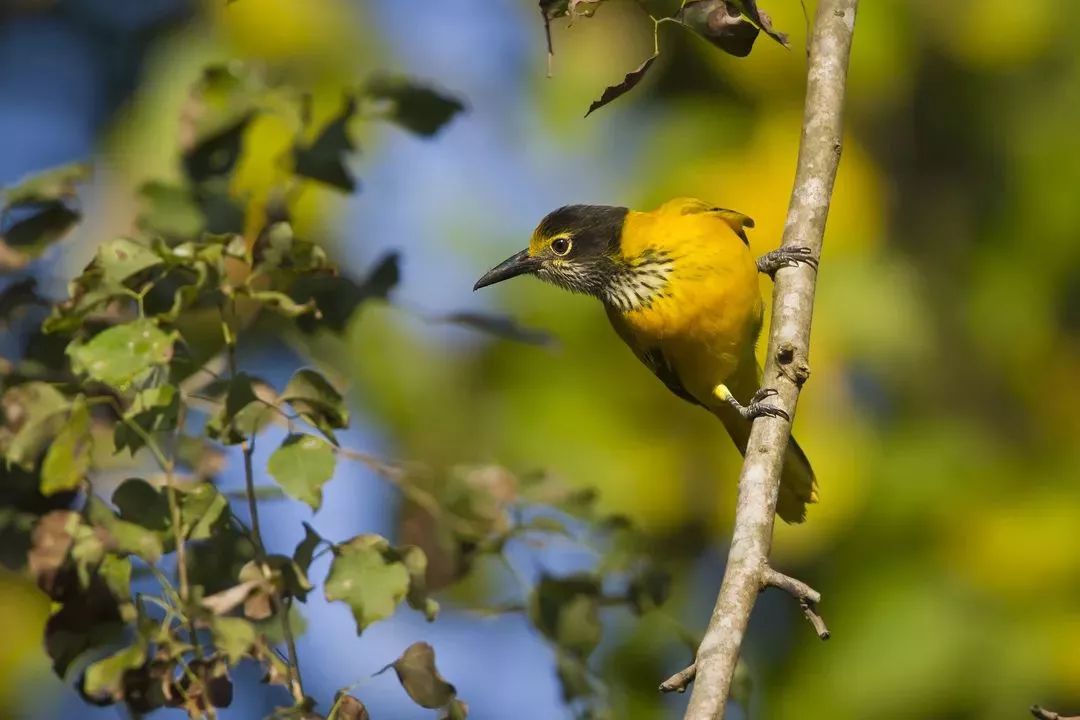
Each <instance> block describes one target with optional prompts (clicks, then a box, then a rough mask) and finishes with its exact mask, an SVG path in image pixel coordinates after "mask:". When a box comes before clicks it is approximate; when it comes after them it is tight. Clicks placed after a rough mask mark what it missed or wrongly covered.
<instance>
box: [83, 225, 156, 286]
mask: <svg viewBox="0 0 1080 720" xmlns="http://www.w3.org/2000/svg"><path fill="white" fill-rule="evenodd" d="M95 262H96V264H97V267H98V268H100V270H101V273H102V281H103V282H104V283H105V284H106V285H108V286H109V287H120V286H122V285H123V284H124V281H125V280H127V279H128V278H129V277H131V276H132V275H136V274H137V273H140V272H142V271H143V270H146V269H148V268H152V267H155V266H157V265H161V264H162V263H164V260H162V259H161V256H159V255H158V254H157V253H155V252H154V251H153V250H152V249H151V248H150V247H149V246H147V245H145V244H143V243H141V242H138V241H137V240H131V239H129V238H123V237H121V238H115V239H113V240H109V241H107V242H105V243H103V244H102V245H101V247H99V248H98V251H97V255H96V256H95Z"/></svg>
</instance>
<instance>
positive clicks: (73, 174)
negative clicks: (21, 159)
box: [0, 163, 90, 270]
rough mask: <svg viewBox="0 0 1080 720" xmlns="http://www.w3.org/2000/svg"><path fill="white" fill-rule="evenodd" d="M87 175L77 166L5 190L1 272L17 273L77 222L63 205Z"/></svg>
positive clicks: (0, 211)
mask: <svg viewBox="0 0 1080 720" xmlns="http://www.w3.org/2000/svg"><path fill="white" fill-rule="evenodd" d="M89 173H90V167H89V166H88V165H85V164H82V163H78V164H72V165H65V166H63V167H59V168H54V169H52V170H47V171H45V172H41V173H38V174H36V175H32V176H30V177H28V178H25V179H23V180H21V181H20V182H19V183H18V184H17V185H15V186H13V187H10V188H8V189H6V190H4V192H3V194H2V199H3V202H2V204H0V223H2V224H0V270H16V269H19V268H22V267H24V266H25V265H26V264H27V263H29V262H30V261H31V260H34V259H35V258H37V257H39V256H40V255H41V254H42V253H43V252H44V251H45V250H46V249H47V248H48V247H49V245H51V244H52V243H53V242H55V241H56V240H58V239H60V238H61V237H63V235H64V234H65V233H66V232H67V231H68V230H69V229H70V228H71V226H72V225H74V224H75V222H76V221H78V219H79V213H78V212H77V211H76V210H74V209H73V208H71V207H69V206H68V205H67V204H66V201H68V200H70V199H72V198H73V197H74V196H75V186H76V185H77V184H78V183H80V182H82V181H83V180H85V179H86V177H87V176H88V175H89Z"/></svg>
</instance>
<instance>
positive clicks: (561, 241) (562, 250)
mask: <svg viewBox="0 0 1080 720" xmlns="http://www.w3.org/2000/svg"><path fill="white" fill-rule="evenodd" d="M551 252H553V253H555V254H556V255H559V256H562V255H565V254H566V253H568V252H570V238H564V237H558V238H555V239H554V240H552V241H551Z"/></svg>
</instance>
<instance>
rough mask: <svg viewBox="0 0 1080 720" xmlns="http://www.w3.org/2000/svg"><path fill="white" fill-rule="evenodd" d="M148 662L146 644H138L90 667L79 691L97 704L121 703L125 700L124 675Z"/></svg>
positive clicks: (84, 675)
mask: <svg viewBox="0 0 1080 720" xmlns="http://www.w3.org/2000/svg"><path fill="white" fill-rule="evenodd" d="M145 662H146V644H145V643H144V642H138V643H136V644H134V645H131V646H130V647H126V648H124V649H123V650H120V651H118V652H116V653H114V654H112V655H110V656H109V657H107V658H105V659H104V660H98V661H97V662H95V663H93V664H91V665H89V666H88V667H87V668H86V672H85V673H84V674H83V677H82V682H81V683H80V686H79V690H80V692H81V693H82V695H83V697H86V698H88V699H90V700H91V701H93V702H97V703H111V702H119V701H120V700H123V699H124V695H125V687H124V675H125V673H127V671H129V670H134V669H136V668H139V667H141V666H142V665H143V663H145Z"/></svg>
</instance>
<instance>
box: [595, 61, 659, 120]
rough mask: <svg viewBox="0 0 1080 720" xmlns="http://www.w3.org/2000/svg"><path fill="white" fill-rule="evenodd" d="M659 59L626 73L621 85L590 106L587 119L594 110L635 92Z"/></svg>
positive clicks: (605, 91)
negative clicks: (632, 91)
mask: <svg viewBox="0 0 1080 720" xmlns="http://www.w3.org/2000/svg"><path fill="white" fill-rule="evenodd" d="M658 57H660V56H659V55H653V56H652V57H650V58H649V59H648V60H646V61H645V62H643V63H641V65H639V66H637V68H635V69H634V70H631V71H630V72H628V73H626V77H624V78H623V80H622V82H621V83H619V84H617V85H612V86H610V87H608V88H605V89H604V93H603V94H602V95H601V96H600V99H599V100H594V101H593V104H592V105H590V106H589V110H588V112H586V113H585V117H589V115H591V114H592V112H593V111H594V110H599V109H600V108H602V107H604V106H605V105H607V104H608V103H610V102H612V101H613V100H616V99H618V98H620V97H622V96H623V95H625V94H626V93H628V92H630V91H631V90H633V89H634V88H635V87H636V86H637V84H638V83H639V82H641V79H642V78H643V77H645V73H647V72H648V71H649V68H650V67H652V64H653V63H654V62H656V58H658Z"/></svg>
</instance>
